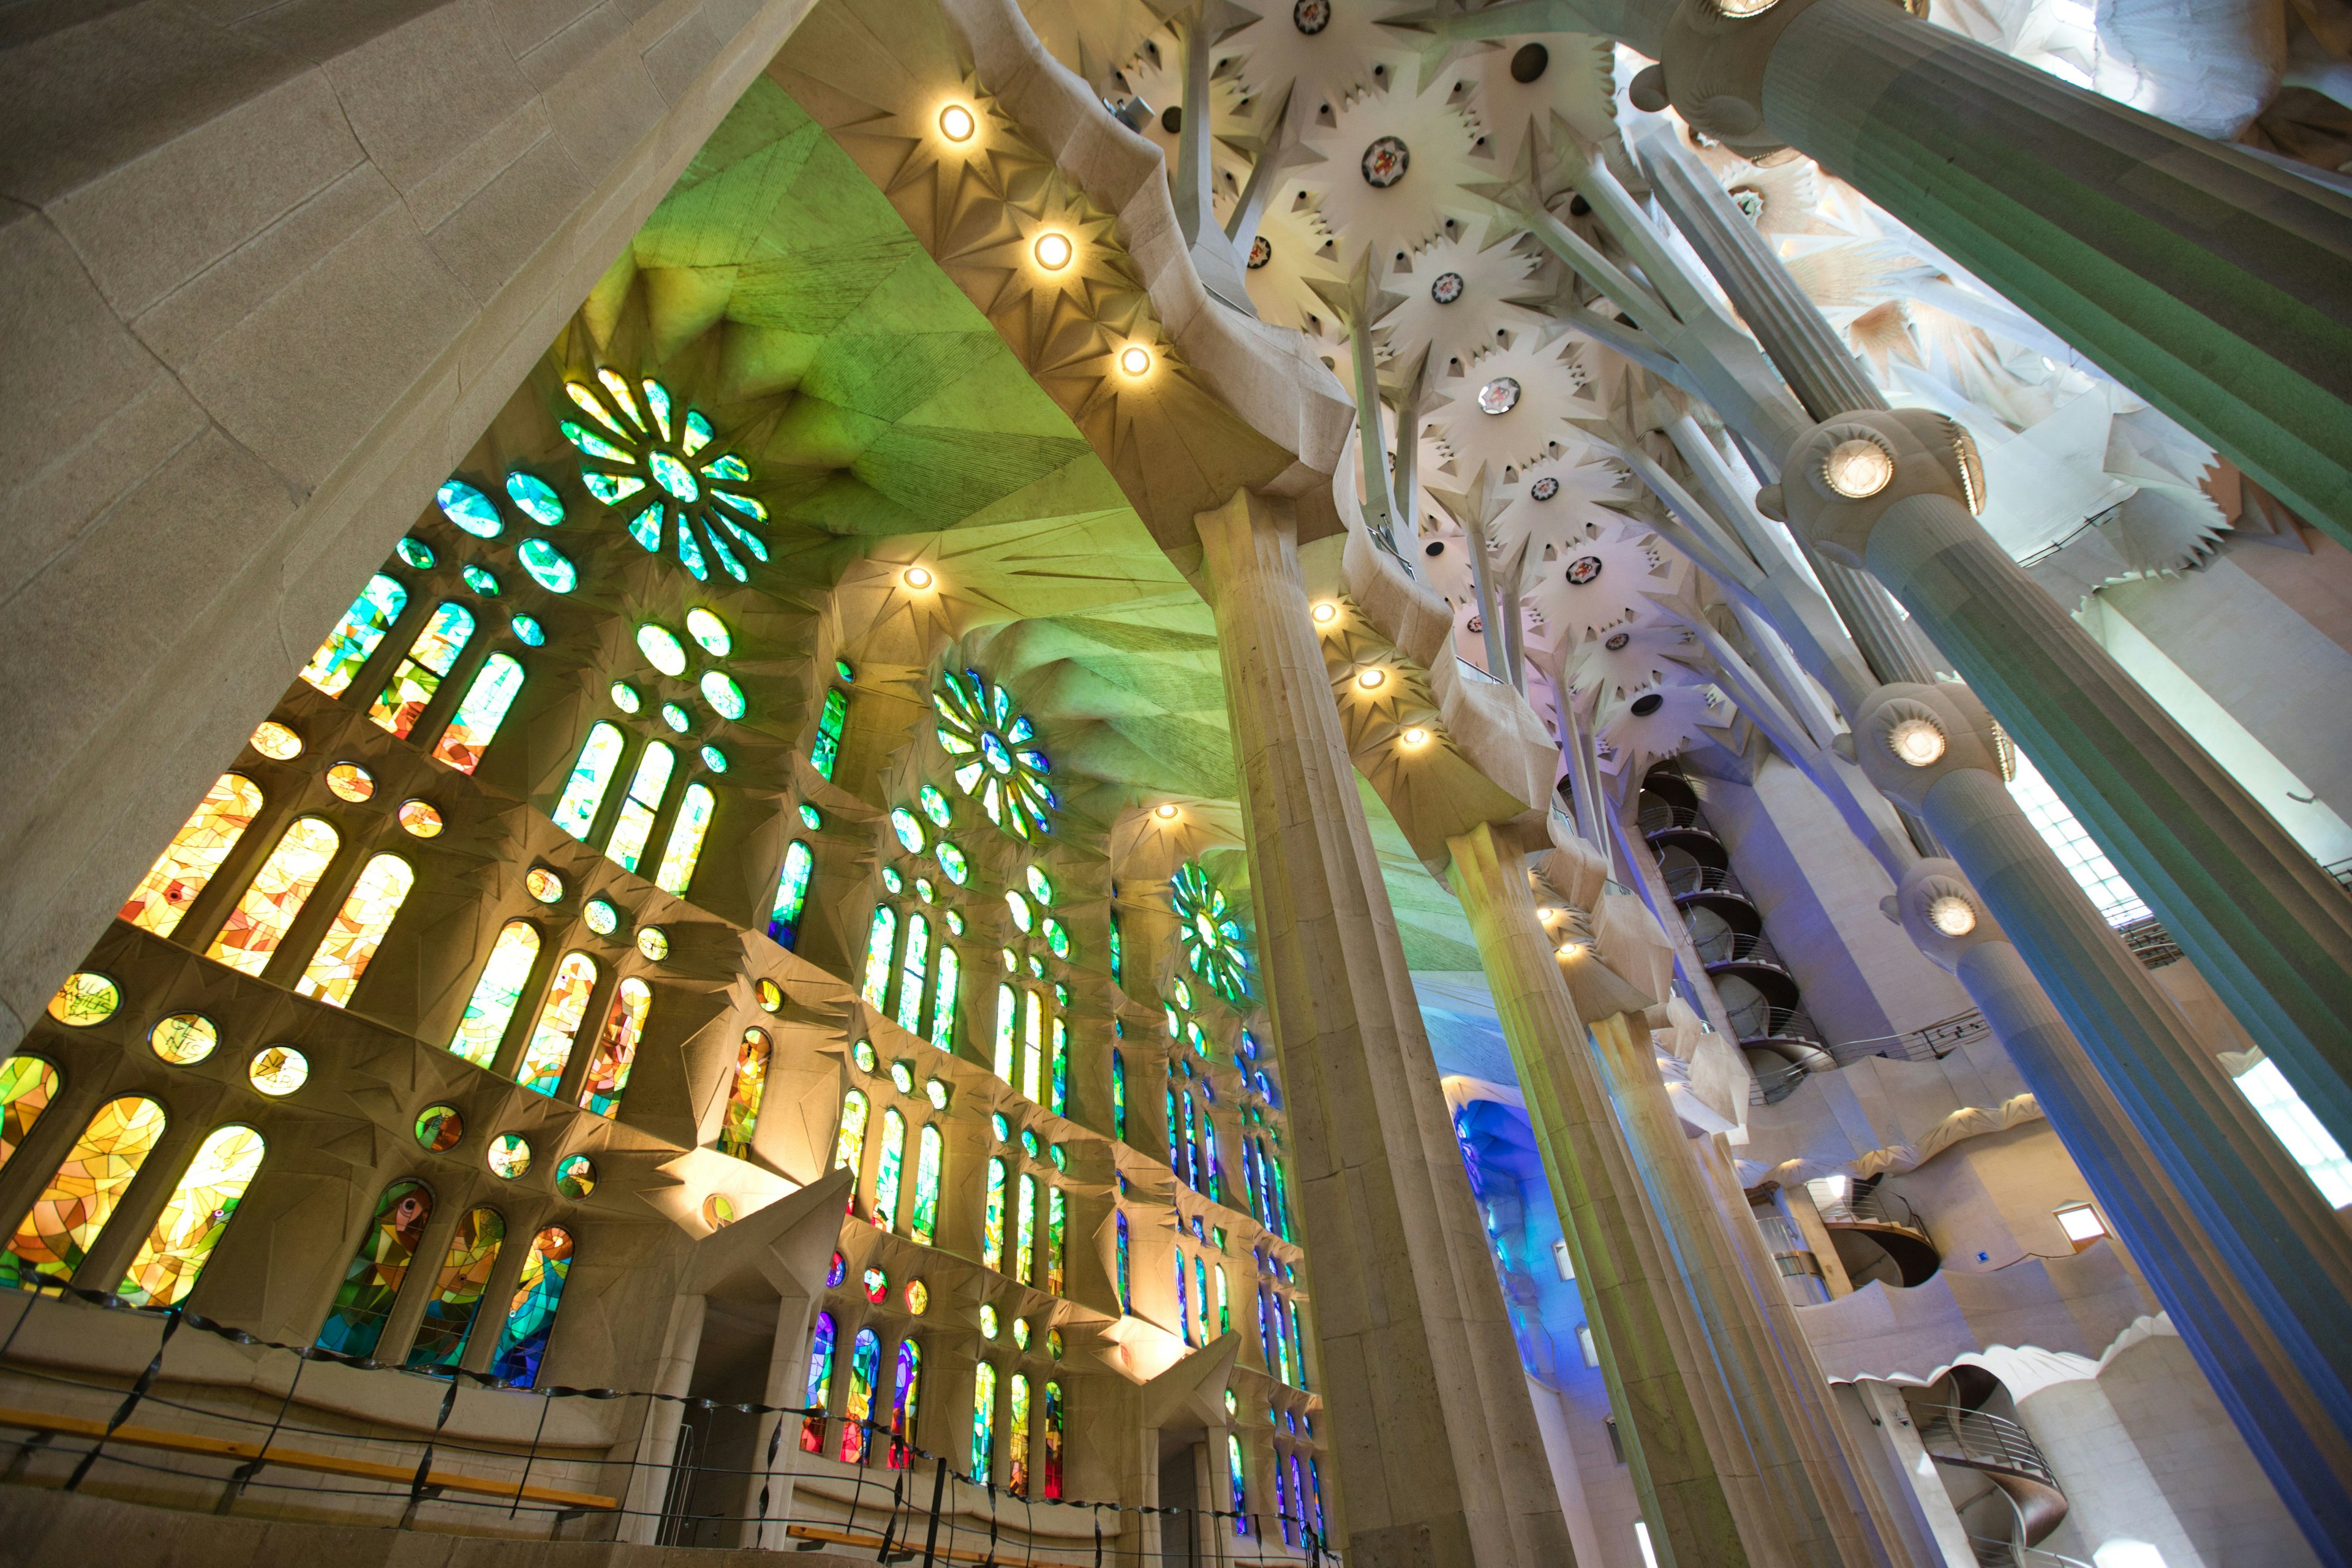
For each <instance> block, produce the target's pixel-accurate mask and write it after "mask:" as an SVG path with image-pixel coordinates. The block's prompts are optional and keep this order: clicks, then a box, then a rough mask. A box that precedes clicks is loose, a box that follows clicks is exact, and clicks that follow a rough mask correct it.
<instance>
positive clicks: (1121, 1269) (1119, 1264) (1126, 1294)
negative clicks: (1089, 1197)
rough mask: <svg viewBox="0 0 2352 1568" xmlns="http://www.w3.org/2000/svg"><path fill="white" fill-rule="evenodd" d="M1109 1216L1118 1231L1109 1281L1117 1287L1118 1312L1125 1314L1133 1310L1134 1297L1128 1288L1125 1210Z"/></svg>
mask: <svg viewBox="0 0 2352 1568" xmlns="http://www.w3.org/2000/svg"><path fill="white" fill-rule="evenodd" d="M1111 1217H1112V1219H1113V1220H1114V1221H1115V1222H1116V1224H1117V1228H1118V1241H1117V1243H1116V1245H1115V1247H1113V1250H1112V1268H1111V1273H1112V1279H1111V1283H1112V1284H1113V1285H1115V1286H1117V1287H1118V1310H1119V1313H1120V1315H1121V1316H1126V1315H1127V1314H1129V1313H1131V1312H1133V1311H1134V1310H1135V1297H1134V1295H1133V1293H1132V1292H1130V1291H1129V1289H1128V1249H1127V1211H1126V1210H1125V1209H1120V1210H1118V1212H1117V1213H1115V1214H1114V1215H1112V1216H1111Z"/></svg>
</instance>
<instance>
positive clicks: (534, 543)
mask: <svg viewBox="0 0 2352 1568" xmlns="http://www.w3.org/2000/svg"><path fill="white" fill-rule="evenodd" d="M515 557H516V559H517V560H519V561H520V562H521V563H522V569H523V570H524V571H526V572H528V573H530V580H531V581H532V582H534V583H536V584H539V585H540V586H541V587H542V588H544V589H546V590H547V591H548V592H549V593H551V594H569V593H570V592H572V589H574V588H577V587H578V586H580V569H579V568H578V567H576V566H574V565H572V558H571V557H570V556H568V555H566V554H564V553H563V552H562V551H561V550H558V549H557V548H555V546H554V545H552V544H550V543H549V542H547V541H546V540H544V539H526V540H524V541H523V542H522V543H521V544H520V546H518V547H517V548H516V550H515Z"/></svg>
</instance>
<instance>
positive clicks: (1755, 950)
mask: <svg viewBox="0 0 2352 1568" xmlns="http://www.w3.org/2000/svg"><path fill="white" fill-rule="evenodd" d="M1691 947H1692V948H1693V949H1694V950H1695V951H1696V952H1697V953H1698V957H1699V962H1700V963H1747V962H1752V963H1769V964H1770V965H1771V966H1772V967H1773V968H1775V969H1778V970H1780V972H1781V973H1788V971H1789V965H1788V962H1787V961H1786V960H1785V959H1783V958H1782V957H1781V956H1780V953H1779V952H1777V951H1775V950H1774V948H1773V946H1772V943H1771V941H1770V939H1769V938H1768V937H1766V936H1765V935H1764V934H1763V933H1762V932H1761V931H1712V932H1710V933H1708V934H1707V935H1706V936H1694V937H1693V938H1692V939H1691Z"/></svg>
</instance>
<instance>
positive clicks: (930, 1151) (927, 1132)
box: [908, 1121, 946, 1247]
mask: <svg viewBox="0 0 2352 1568" xmlns="http://www.w3.org/2000/svg"><path fill="white" fill-rule="evenodd" d="M915 1145H916V1152H915V1212H914V1217H913V1219H912V1220H911V1221H910V1222H909V1224H908V1234H909V1235H911V1236H913V1237H914V1238H915V1239H916V1240H917V1241H919V1242H920V1243H921V1244H922V1245H924V1246H925V1247H929V1246H930V1245H931V1243H932V1242H933V1241H934V1240H935V1239H936V1238H937V1237H938V1236H939V1231H940V1163H941V1162H942V1161H943V1160H944V1158H945V1157H946V1152H945V1140H944V1139H942V1138H941V1137H940V1129H939V1124H938V1123H937V1122H932V1121H927V1122H925V1123H923V1130H922V1131H921V1133H919V1135H918V1136H917V1138H916V1140H915Z"/></svg>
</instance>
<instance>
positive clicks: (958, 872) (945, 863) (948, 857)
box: [935, 841, 971, 888]
mask: <svg viewBox="0 0 2352 1568" xmlns="http://www.w3.org/2000/svg"><path fill="white" fill-rule="evenodd" d="M935 853H936V854H937V855H938V857H939V862H940V870H942V871H944V872H946V873H947V878H948V880H949V881H950V882H953V883H954V884H955V885H956V886H957V887H959V888H961V887H962V886H963V884H964V879H965V878H967V877H969V876H971V865H970V863H969V862H967V861H966V860H965V859H964V858H963V851H962V850H961V849H959V848H957V847H955V846H954V845H952V844H949V843H946V842H944V841H942V842H941V843H940V847H939V848H938V850H937V851H936V852H935Z"/></svg>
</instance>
